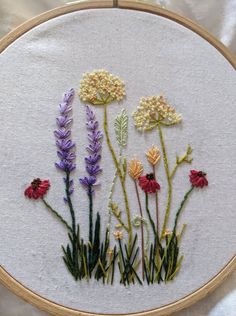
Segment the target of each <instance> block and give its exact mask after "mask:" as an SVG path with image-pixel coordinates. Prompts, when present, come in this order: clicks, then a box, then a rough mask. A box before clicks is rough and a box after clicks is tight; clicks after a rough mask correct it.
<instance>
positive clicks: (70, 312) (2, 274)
mask: <svg viewBox="0 0 236 316" xmlns="http://www.w3.org/2000/svg"><path fill="white" fill-rule="evenodd" d="M112 7H118V8H122V9H131V10H139V11H145V12H149V13H151V14H156V15H159V16H162V17H165V18H167V19H170V20H172V21H175V22H177V23H179V24H181V25H183V26H185V27H186V28H188V29H190V30H192V31H193V32H195V33H197V34H198V35H200V36H201V37H203V38H204V39H205V40H207V41H208V42H209V43H210V44H211V45H213V46H214V47H215V48H216V49H217V50H218V51H219V52H220V53H221V54H222V55H223V56H224V57H225V58H226V59H227V60H228V61H229V63H230V64H231V65H232V66H233V67H234V68H235V69H236V57H235V56H234V55H233V54H232V53H231V52H230V51H229V50H228V49H227V48H226V47H225V46H224V45H223V44H222V43H220V42H219V41H218V40H217V39H215V38H214V37H213V36H212V35H211V34H210V33H208V32H207V31H206V30H204V29H203V28H202V27H200V26H199V25H197V24H196V23H194V22H192V21H191V20H188V19H186V18H183V17H181V16H179V15H177V14H175V13H173V12H170V11H167V10H165V9H162V8H160V7H159V6H157V5H151V4H147V3H144V2H141V1H125V0H120V1H119V0H118V1H117V0H114V1H111V0H105V1H100V0H93V1H82V2H79V3H75V4H71V5H67V6H63V7H59V8H56V9H53V10H50V11H48V12H45V13H43V14H41V15H39V16H37V17H35V18H33V19H31V20H29V21H27V22H25V23H23V24H22V25H20V26H19V27H18V28H17V29H15V30H13V31H12V32H10V33H9V34H8V35H6V36H5V37H4V38H3V39H2V40H1V41H0V53H1V52H3V51H4V50H5V49H6V48H7V47H8V46H9V45H10V44H12V43H14V41H15V40H16V39H17V38H19V37H20V36H22V35H23V34H24V33H26V32H28V31H29V30H31V29H32V28H34V27H36V26H37V25H40V24H41V23H43V22H46V21H48V20H50V19H52V18H55V17H57V16H61V15H63V14H67V13H70V12H75V11H78V10H85V9H94V8H112ZM235 268H236V256H234V257H233V258H232V259H231V261H230V262H229V263H228V264H227V265H226V266H225V267H224V268H223V269H222V270H221V271H220V272H219V273H218V274H217V275H216V276H215V277H214V278H212V279H211V280H209V281H208V283H206V284H205V285H204V286H202V287H201V288H199V289H198V290H196V291H195V292H193V293H190V294H189V295H188V296H186V297H184V298H182V299H181V300H178V301H176V302H174V303H172V304H169V305H166V306H163V307H160V308H157V309H155V310H150V311H146V312H140V313H138V315H140V316H144V315H153V316H163V315H169V314H171V313H173V312H176V311H179V310H181V309H183V308H186V307H188V306H189V305H191V304H193V303H195V302H197V301H198V300H200V299H202V298H203V297H205V296H206V295H207V294H208V293H209V292H211V291H213V290H214V289H215V288H216V287H217V286H218V285H219V284H220V283H222V281H223V280H224V279H225V278H226V277H227V276H228V275H229V274H230V273H231V272H232V271H233V270H234V269H235ZM0 281H1V282H2V283H3V285H5V286H6V287H7V288H8V289H9V290H11V291H12V292H13V293H15V294H16V295H18V296H19V297H21V298H22V299H24V300H25V301H27V302H29V303H30V304H32V305H34V306H36V307H38V308H40V309H41V310H44V311H46V312H48V313H50V314H52V315H58V316H78V315H82V316H90V315H98V314H91V313H87V312H83V311H77V310H74V309H71V308H67V307H64V306H61V305H58V304H56V303H54V302H52V301H49V300H47V299H46V298H43V297H41V296H40V295H38V294H36V293H34V292H32V291H31V290H30V289H28V288H26V287H25V286H24V285H22V284H21V283H20V282H18V281H17V280H15V279H14V278H13V277H12V276H11V275H10V274H9V273H8V272H7V271H6V270H4V268H3V267H0ZM129 315H133V316H134V315H137V314H129Z"/></svg>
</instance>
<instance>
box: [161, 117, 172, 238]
mask: <svg viewBox="0 0 236 316" xmlns="http://www.w3.org/2000/svg"><path fill="white" fill-rule="evenodd" d="M157 128H158V132H159V137H160V142H161V148H162V154H163V160H164V167H165V172H166V178H167V184H168V195H167V204H166V211H165V218H164V223H163V226H162V232H161V238H163V236H164V233H165V230H166V226H167V223H168V219H169V216H170V207H171V197H172V183H171V177H170V170H169V163H168V158H167V153H166V147H165V141H164V137H163V133H162V129H161V125H160V123H158V124H157Z"/></svg>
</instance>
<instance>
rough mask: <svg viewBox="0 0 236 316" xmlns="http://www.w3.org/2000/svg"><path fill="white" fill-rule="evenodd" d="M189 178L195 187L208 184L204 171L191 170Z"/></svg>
mask: <svg viewBox="0 0 236 316" xmlns="http://www.w3.org/2000/svg"><path fill="white" fill-rule="evenodd" d="M189 179H190V182H191V184H192V186H193V187H200V188H203V187H204V186H207V185H208V181H207V178H206V173H205V172H203V171H198V170H190V175H189Z"/></svg>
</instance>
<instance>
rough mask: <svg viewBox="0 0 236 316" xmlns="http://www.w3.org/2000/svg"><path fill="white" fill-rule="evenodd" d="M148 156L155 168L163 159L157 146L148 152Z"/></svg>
mask: <svg viewBox="0 0 236 316" xmlns="http://www.w3.org/2000/svg"><path fill="white" fill-rule="evenodd" d="M146 156H147V159H148V161H149V162H150V164H152V165H153V166H155V165H156V164H157V163H158V161H159V160H160V158H161V155H160V150H159V149H158V147H156V146H152V147H151V148H150V149H149V150H148V151H147V152H146Z"/></svg>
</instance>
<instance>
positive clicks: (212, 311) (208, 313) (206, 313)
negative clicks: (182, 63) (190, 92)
mask: <svg viewBox="0 0 236 316" xmlns="http://www.w3.org/2000/svg"><path fill="white" fill-rule="evenodd" d="M227 34H228V35H229V32H227ZM225 38H226V37H225ZM228 41H229V42H230V40H229V36H228ZM226 284H227V283H226ZM223 286H225V285H223ZM222 288H223V287H222ZM222 292H223V290H222ZM218 295H219V294H218ZM219 296H220V295H219ZM219 296H217V298H218V297H219ZM211 297H212V296H211ZM230 297H231V296H230V295H229V296H226V298H225V300H224V302H225V304H227V302H232V301H231V299H230ZM209 300H210V299H209ZM212 300H213V302H214V299H212ZM199 304H200V303H199ZM199 304H197V305H196V306H201V304H200V305H199ZM231 305H232V303H231ZM229 306H230V304H229ZM13 308H14V307H13ZM196 308H197V307H196ZM209 309H210V310H211V311H209V310H208V311H207V310H205V314H204V315H218V314H210V313H217V312H218V313H219V312H220V313H221V314H219V315H224V314H222V313H224V312H227V313H226V314H225V315H230V314H229V313H230V311H229V310H226V308H225V307H224V308H223V310H222V309H221V310H220V307H217V308H213V310H212V309H211V307H209ZM190 310H191V309H190ZM232 310H233V309H232ZM4 312H5V314H3V315H14V314H13V311H10V312H11V313H12V314H7V311H4ZM23 313H24V312H23ZM181 313H182V314H183V313H184V312H181ZM203 313H204V312H203ZM16 315H17V314H16ZM22 315H25V314H22ZM183 315H184V314H183ZM186 315H187V314H186ZM191 315H192V314H191ZM232 315H233V314H232Z"/></svg>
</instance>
